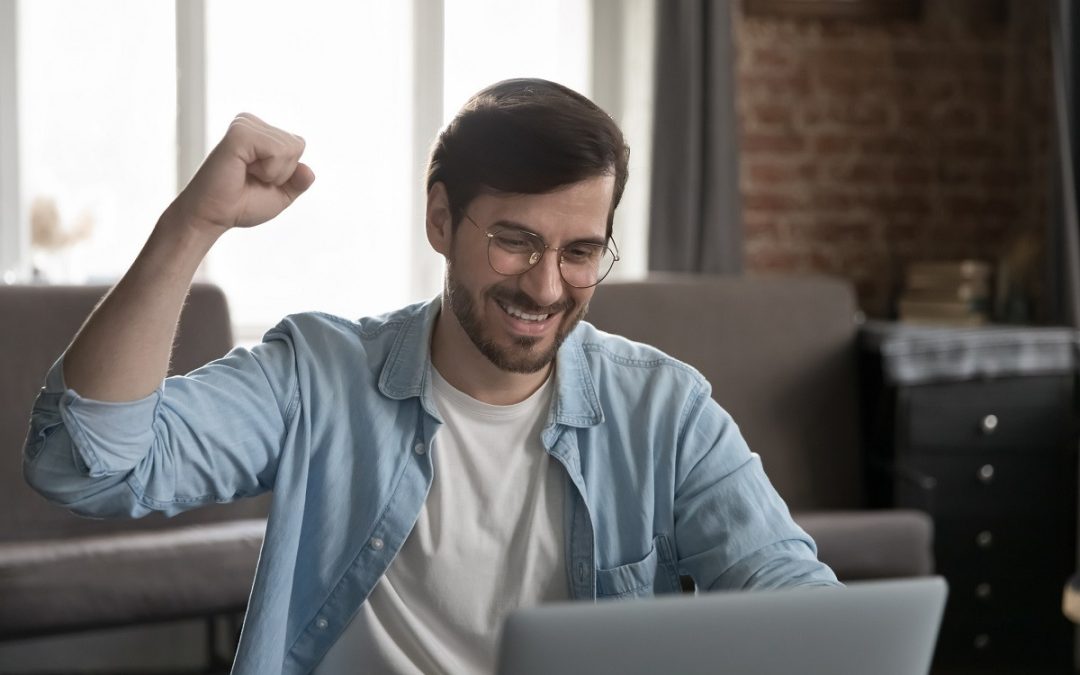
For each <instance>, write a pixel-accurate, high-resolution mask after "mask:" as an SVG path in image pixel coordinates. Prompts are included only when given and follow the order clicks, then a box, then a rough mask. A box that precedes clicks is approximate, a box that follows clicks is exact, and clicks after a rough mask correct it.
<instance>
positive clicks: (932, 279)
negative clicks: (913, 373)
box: [897, 260, 991, 326]
mask: <svg viewBox="0 0 1080 675" xmlns="http://www.w3.org/2000/svg"><path fill="white" fill-rule="evenodd" d="M990 274H991V267H990V264H989V263H985V262H982V261H979V260H958V261H955V262H920V263H912V264H911V265H910V266H908V269H907V275H906V276H905V280H904V281H905V283H904V293H903V295H901V296H900V300H899V303H898V308H897V310H898V311H897V314H898V315H899V319H900V320H901V321H904V322H906V323H917V324H928V325H939V326H981V325H983V324H985V323H986V322H987V321H989V319H990V304H991V302H990V298H991V286H990Z"/></svg>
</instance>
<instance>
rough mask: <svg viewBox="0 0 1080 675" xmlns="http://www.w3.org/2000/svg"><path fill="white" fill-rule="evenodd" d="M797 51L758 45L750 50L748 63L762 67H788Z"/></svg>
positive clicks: (793, 61) (792, 62) (793, 60)
mask: <svg viewBox="0 0 1080 675" xmlns="http://www.w3.org/2000/svg"><path fill="white" fill-rule="evenodd" d="M797 54H798V52H796V51H793V50H787V49H780V48H777V47H771V46H770V47H758V48H757V49H754V50H752V51H751V52H750V63H752V64H753V65H754V66H760V67H764V68H788V67H790V66H791V65H792V64H794V63H795V59H796V57H797Z"/></svg>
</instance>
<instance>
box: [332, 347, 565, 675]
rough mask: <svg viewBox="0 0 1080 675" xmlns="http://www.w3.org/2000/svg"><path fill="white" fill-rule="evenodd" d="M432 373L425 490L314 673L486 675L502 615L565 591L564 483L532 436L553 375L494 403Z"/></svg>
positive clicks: (542, 414) (562, 595)
mask: <svg viewBox="0 0 1080 675" xmlns="http://www.w3.org/2000/svg"><path fill="white" fill-rule="evenodd" d="M430 372H431V374H432V382H433V385H434V388H433V392H434V398H435V404H436V406H437V408H438V410H439V414H440V415H441V416H442V418H443V421H444V422H445V425H444V426H443V427H442V428H441V429H440V430H439V432H438V433H437V434H436V436H435V443H434V448H433V450H432V460H433V461H434V464H435V478H434V481H433V483H432V485H431V491H430V492H429V493H428V497H427V501H426V502H425V503H424V507H423V509H422V510H421V511H420V517H419V519H418V520H417V521H416V525H415V526H414V527H413V530H412V532H411V533H410V534H409V537H408V539H407V540H406V541H405V544H404V545H403V546H402V548H401V551H400V552H399V553H398V555H397V557H396V558H395V559H394V562H393V563H391V565H390V568H389V569H388V570H387V571H386V574H385V575H384V576H383V578H382V579H381V580H380V581H379V583H378V584H377V585H376V586H375V588H374V590H372V592H371V595H370V596H369V597H368V600H367V602H365V603H364V604H363V605H362V606H361V608H360V611H359V612H358V613H357V615H356V616H355V617H353V620H352V621H351V622H350V623H349V625H348V627H347V628H346V629H345V631H344V632H343V633H342V635H341V637H340V638H338V640H337V642H336V643H334V645H333V646H332V647H331V648H330V651H329V652H327V654H326V656H325V657H324V658H323V660H322V662H321V663H320V664H319V666H318V667H317V668H316V669H315V671H314V674H315V675H343V674H344V673H417V672H420V673H470V674H471V673H485V672H487V673H490V672H492V671H493V670H494V669H495V658H496V647H497V640H498V637H499V629H500V627H501V625H502V620H503V618H505V616H506V615H507V614H508V613H509V612H510V611H511V610H513V609H515V608H518V607H522V606H528V605H536V604H540V603H545V602H552V601H556V600H566V599H568V598H569V585H568V582H567V578H566V560H565V550H564V542H563V526H562V523H563V520H562V514H563V495H564V485H565V479H564V478H563V469H562V467H561V466H559V464H558V462H557V461H556V460H554V459H552V458H551V457H550V456H549V455H548V454H547V452H545V451H544V448H543V445H541V443H540V432H541V430H542V429H543V426H544V423H545V421H546V418H547V411H548V408H549V406H550V403H551V396H552V390H553V380H554V377H550V378H548V381H547V382H546V383H545V384H544V385H543V386H542V387H541V388H540V389H539V390H538V391H537V392H536V393H534V394H533V395H532V396H530V397H529V398H528V399H526V400H524V401H522V402H521V403H517V404H514V405H509V406H495V405H488V404H486V403H482V402H480V401H477V400H476V399H473V398H471V397H470V396H468V395H467V394H465V393H463V392H461V391H458V390H457V389H454V388H453V387H452V386H451V385H450V384H449V383H448V382H447V381H446V380H444V379H443V378H442V376H440V375H439V374H438V372H437V371H435V369H434V368H432V369H431V371H430Z"/></svg>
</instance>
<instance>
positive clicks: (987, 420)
mask: <svg viewBox="0 0 1080 675" xmlns="http://www.w3.org/2000/svg"><path fill="white" fill-rule="evenodd" d="M979 426H980V427H981V428H982V432H983V433H984V434H986V435H987V436H989V435H990V434H992V433H994V430H995V429H997V426H998V418H997V415H993V414H990V415H987V416H986V417H984V418H982V423H981V424H980V425H979Z"/></svg>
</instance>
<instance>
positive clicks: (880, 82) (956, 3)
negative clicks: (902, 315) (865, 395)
mask: <svg viewBox="0 0 1080 675" xmlns="http://www.w3.org/2000/svg"><path fill="white" fill-rule="evenodd" d="M739 4H740V3H735V5H736V9H735V12H736V16H735V44H736V59H737V65H736V67H737V72H738V80H737V106H738V114H739V121H740V143H741V148H740V151H741V168H740V186H741V192H742V197H743V212H744V227H745V255H746V258H745V260H746V268H747V271H749V272H796V273H815V272H821V273H828V274H836V275H840V276H844V277H847V278H850V279H852V280H853V281H854V282H855V284H856V288H857V291H858V295H859V301H860V303H861V305H862V307H863V309H864V310H865V311H866V313H867V314H868V315H870V316H878V317H884V316H889V315H891V313H892V311H893V305H892V300H893V296H894V294H895V290H896V289H897V287H898V285H899V283H900V279H901V274H902V270H903V267H904V265H905V264H906V263H907V262H908V261H910V260H916V259H955V258H966V257H975V258H981V259H985V260H990V261H992V262H998V261H1000V260H1001V259H1002V258H1003V257H1006V256H1010V255H1014V256H1015V255H1016V254H1015V253H1010V252H1015V251H1019V250H1026V248H1025V245H1024V242H1021V240H1024V239H1026V240H1028V241H1027V242H1026V243H1027V248H1032V247H1034V248H1036V249H1037V248H1038V247H1039V246H1040V245H1041V242H1042V239H1043V232H1044V229H1045V227H1046V225H1045V223H1046V213H1047V198H1048V190H1049V188H1048V184H1047V181H1048V158H1049V157H1048V153H1049V147H1050V138H1051V131H1052V120H1051V116H1050V115H1051V111H1052V96H1053V91H1052V83H1051V72H1050V71H1051V62H1050V53H1049V40H1048V28H1047V26H1048V23H1047V22H1048V11H1049V10H1048V5H1047V3H1046V2H1045V1H1044V0H1012V2H1011V3H1010V4H1008V5H1004V4H1003V5H1000V6H1003V7H1005V8H1006V10H1007V11H1006V16H1005V17H1004V18H1002V17H1001V16H1000V15H998V16H997V17H995V16H993V14H994V12H989V13H988V12H986V11H985V8H986V7H989V6H991V5H992V4H993V3H988V2H987V0H923V5H922V7H923V10H922V17H921V18H920V19H919V20H918V21H914V22H899V21H894V22H863V23H859V22H850V21H819V20H806V19H786V18H771V17H770V18H765V17H747V16H744V15H743V14H742V10H741V7H739V6H738V5H739ZM1031 293H1032V294H1033V295H1038V289H1037V287H1035V288H1032V290H1031ZM1033 300H1035V301H1037V298H1033Z"/></svg>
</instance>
